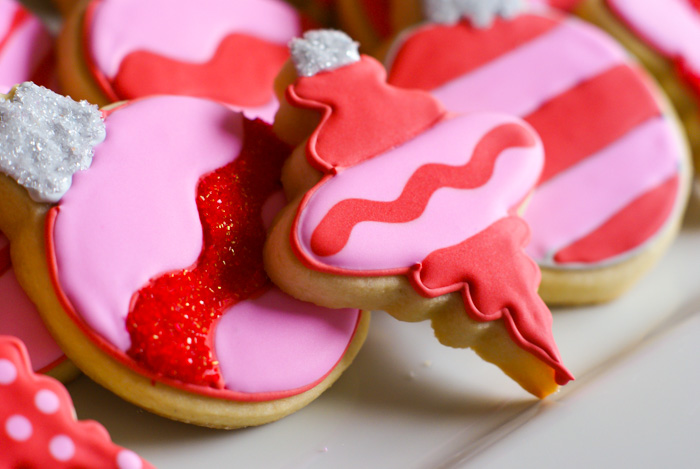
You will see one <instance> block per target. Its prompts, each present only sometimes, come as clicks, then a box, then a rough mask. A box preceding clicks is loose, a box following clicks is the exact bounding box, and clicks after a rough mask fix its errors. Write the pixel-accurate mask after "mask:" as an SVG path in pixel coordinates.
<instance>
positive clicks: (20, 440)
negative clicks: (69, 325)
mask: <svg viewBox="0 0 700 469" xmlns="http://www.w3.org/2000/svg"><path fill="white" fill-rule="evenodd" d="M0 402H2V405H0V423H1V425H0V448H2V451H0V466H1V467H7V468H29V467H51V468H56V469H73V468H93V467H100V468H107V469H109V468H113V469H149V468H152V467H153V466H152V465H151V464H149V463H148V462H147V461H144V460H143V459H141V458H140V457H139V456H137V455H136V454H135V453H133V452H131V451H129V450H125V449H123V448H121V447H119V446H117V445H115V444H114V443H112V441H111V440H110V437H109V434H108V433H107V430H105V428H104V427H103V426H102V425H100V424H99V423H97V422H94V421H81V422H78V421H76V420H75V418H74V416H73V403H72V401H71V398H70V395H69V394H68V392H67V391H66V389H65V388H64V387H63V386H62V385H61V383H59V382H58V381H56V380H55V379H52V378H49V377H46V376H39V375H36V374H34V373H33V372H32V369H31V365H30V363H29V357H28V354H27V350H26V348H25V347H24V344H22V342H21V341H19V340H18V339H16V338H14V337H8V336H0Z"/></svg>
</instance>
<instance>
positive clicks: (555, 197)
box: [524, 118, 682, 263]
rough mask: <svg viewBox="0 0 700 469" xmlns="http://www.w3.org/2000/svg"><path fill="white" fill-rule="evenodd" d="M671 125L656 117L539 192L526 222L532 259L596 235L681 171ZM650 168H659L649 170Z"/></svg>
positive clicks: (543, 258) (540, 259)
mask: <svg viewBox="0 0 700 469" xmlns="http://www.w3.org/2000/svg"><path fill="white" fill-rule="evenodd" d="M681 152H682V148H680V147H679V143H678V139H677V138H674V132H673V130H672V129H671V128H670V125H669V123H668V121H666V120H665V119H663V118H654V119H651V120H649V121H647V122H646V123H644V124H642V125H640V126H638V127H637V128H636V129H634V130H633V131H631V132H630V133H628V134H627V135H625V136H624V137H623V138H621V139H620V140H618V141H616V142H615V143H613V144H612V145H610V146H609V147H607V148H605V149H604V150H602V151H600V152H599V153H597V154H595V155H592V156H591V157H589V158H587V159H585V160H584V161H582V162H581V163H579V164H578V165H577V166H575V167H574V168H572V169H571V170H570V171H565V172H563V173H560V174H559V175H558V176H556V177H555V178H554V179H551V180H550V181H548V182H547V183H545V184H544V185H542V186H540V187H539V188H538V189H537V192H536V196H535V197H533V198H532V201H531V202H530V204H529V205H528V208H527V211H526V213H525V217H524V218H525V220H526V221H527V222H528V223H529V224H530V226H531V227H532V241H531V243H530V245H528V247H527V248H526V252H527V253H528V255H530V256H531V257H533V258H534V259H535V260H537V261H538V262H540V263H543V262H544V263H547V262H552V256H553V255H554V254H556V252H558V251H559V250H560V249H561V248H563V247H566V246H568V245H570V244H571V243H573V242H574V241H577V240H578V239H580V238H582V237H584V236H585V235H587V234H589V233H591V232H593V231H594V230H595V229H596V228H598V227H599V226H601V225H602V224H603V223H605V222H606V221H607V220H608V219H610V218H611V217H612V216H613V215H615V213H617V212H618V211H620V210H621V209H623V208H624V207H626V206H627V205H628V204H630V203H631V202H632V201H633V200H635V199H636V198H637V197H639V196H641V195H642V194H644V193H645V192H647V191H649V190H650V189H652V188H654V187H656V186H657V185H658V184H660V183H662V182H663V181H665V180H667V179H668V178H669V177H671V176H672V175H674V174H676V173H677V172H678V162H677V161H676V160H674V159H671V158H668V157H667V155H669V154H681ZM647 168H654V171H648V170H647Z"/></svg>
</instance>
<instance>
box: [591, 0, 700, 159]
mask: <svg viewBox="0 0 700 469" xmlns="http://www.w3.org/2000/svg"><path fill="white" fill-rule="evenodd" d="M577 13H578V14H580V15H581V16H582V17H584V18H585V19H587V20H589V21H592V22H593V23H595V24H597V25H599V26H601V27H602V28H603V29H605V30H607V31H608V32H609V33H611V34H612V35H613V36H615V38H616V39H618V40H619V41H620V42H621V43H622V44H623V45H624V46H625V47H627V49H628V50H630V51H631V52H632V53H633V54H635V56H636V57H637V58H638V59H639V60H640V61H641V62H642V63H643V64H644V65H645V66H646V67H647V68H648V69H649V71H651V73H653V74H654V76H655V77H656V78H657V80H658V81H659V83H660V84H661V86H662V87H663V88H664V90H665V91H666V92H667V93H668V96H669V97H670V98H671V100H672V102H673V104H674V106H675V108H676V110H677V112H678V114H679V115H680V117H681V120H682V121H683V124H684V125H685V128H686V130H687V134H688V138H689V139H690V143H691V147H692V150H693V155H694V160H695V168H696V169H697V168H700V46H698V44H700V2H698V1H697V0H634V1H630V0H586V1H584V2H582V4H581V5H580V7H579V8H578V9H577Z"/></svg>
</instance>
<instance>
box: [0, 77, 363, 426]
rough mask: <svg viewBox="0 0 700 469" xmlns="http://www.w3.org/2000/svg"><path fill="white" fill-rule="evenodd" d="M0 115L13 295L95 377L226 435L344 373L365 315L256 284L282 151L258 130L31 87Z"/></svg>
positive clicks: (214, 114) (169, 104)
mask: <svg viewBox="0 0 700 469" xmlns="http://www.w3.org/2000/svg"><path fill="white" fill-rule="evenodd" d="M4 107H5V114H4V116H5V117H6V118H4V119H3V124H4V126H5V128H4V129H3V131H4V132H6V134H4V135H15V136H16V138H6V141H7V142H8V143H7V144H6V145H7V146H9V148H10V150H11V151H10V155H9V157H5V158H4V159H2V160H0V162H2V163H3V167H2V169H3V171H4V172H5V173H6V174H7V175H3V176H2V184H0V194H1V195H2V196H1V197H0V201H1V202H0V228H2V229H3V231H5V233H6V234H7V235H8V237H9V238H10V240H11V249H12V250H13V259H19V260H21V262H18V263H17V273H18V279H19V280H20V283H21V284H22V285H23V287H24V288H25V290H27V292H28V294H29V296H30V297H31V298H32V299H33V301H35V302H36V304H37V305H38V307H39V310H40V312H41V314H42V316H43V317H44V319H45V320H46V322H47V323H48V325H49V327H50V328H51V329H52V330H53V331H54V332H55V334H56V338H57V340H58V342H59V343H60V344H61V345H62V347H63V348H64V351H65V352H66V354H67V355H68V356H69V357H70V358H71V359H72V360H73V361H74V362H75V363H76V365H78V367H79V368H81V369H82V370H83V371H84V372H85V373H86V374H88V375H89V376H90V377H92V378H93V379H94V380H95V381H97V382H99V383H100V384H102V385H104V386H105V387H107V388H108V389H110V390H112V391H113V392H115V393H116V394H118V395H120V396H122V397H124V398H125V399H127V400H129V401H131V402H134V403H135V404H137V405H140V406H142V407H144V408H146V409H148V410H151V411H153V412H155V413H158V414H161V415H164V416H167V417H170V418H173V419H177V420H182V421H186V422H191V423H196V424H199V425H205V426H211V427H218V428H233V427H241V426H248V425H258V424H262V423H266V422H269V421H272V420H276V419H278V418H281V417H283V416H284V415H287V414H289V413H291V412H293V411H295V410H297V409H299V408H301V407H303V406H304V405H306V404H308V403H309V402H311V401H312V400H313V399H315V398H316V397H317V396H318V395H320V393H321V392H322V391H323V390H325V389H326V388H328V387H329V386H330V385H331V384H332V383H333V382H334V381H335V380H336V379H337V378H338V377H339V376H340V374H341V373H342V371H343V370H344V369H345V368H346V367H347V366H348V365H349V364H350V362H351V361H352V359H353V358H354V356H355V355H356V353H357V351H358V349H359V347H360V345H361V344H362V342H363V340H364V338H365V334H366V329H367V322H368V315H367V314H361V313H360V312H359V311H357V310H348V309H346V310H340V311H329V310H326V309H323V308H319V307H315V306H313V305H308V304H305V303H301V302H299V301H297V300H294V299H292V298H290V297H288V296H286V295H284V294H282V293H281V292H280V291H279V290H277V289H275V288H273V287H272V285H271V284H270V282H269V280H268V278H267V276H266V275H265V273H264V271H263V268H262V245H263V243H264V240H265V226H266V224H269V222H270V220H271V219H272V217H273V216H274V214H275V211H276V209H277V208H278V207H280V206H281V205H282V204H283V201H284V199H283V198H282V195H281V188H280V185H279V173H280V170H281V166H282V164H283V162H284V160H285V159H286V157H287V155H288V152H289V150H288V147H287V146H286V145H284V144H282V143H281V142H279V141H278V140H276V139H275V138H274V136H273V135H272V133H271V131H270V129H269V126H268V125H267V124H264V123H263V122H261V121H249V120H247V119H245V118H244V117H243V116H242V115H241V114H240V113H237V112H234V111H232V110H231V109H230V108H229V107H227V106H225V105H223V104H219V103H215V102H212V101H207V100H202V99H198V98H191V97H177V96H175V97H173V96H161V97H153V98H146V99H142V100H136V101H131V102H128V103H126V104H122V105H120V106H118V107H116V108H113V109H111V110H109V111H107V112H105V113H104V115H103V114H101V113H100V112H98V111H97V109H96V108H95V107H93V106H90V105H88V104H87V103H85V102H83V103H75V102H73V101H71V100H70V99H69V98H63V97H60V96H57V95H55V94H52V93H50V92H48V91H47V90H44V89H41V88H38V87H36V86H33V85H31V84H23V85H21V86H20V87H18V88H17V89H16V90H14V91H13V92H12V93H11V94H10V96H9V97H8V100H7V101H5V103H4ZM103 118H104V121H103ZM30 122H31V123H32V124H28V123H30ZM47 128H50V129H51V132H48V131H47ZM15 129H19V130H21V131H14V130H15ZM25 136H26V139H25ZM102 140H104V141H102ZM5 148H7V147H5ZM8 161H10V162H11V163H8ZM17 168H21V169H20V170H19V171H14V169H17ZM9 207H13V208H14V210H10V209H9Z"/></svg>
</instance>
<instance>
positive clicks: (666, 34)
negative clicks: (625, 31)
mask: <svg viewBox="0 0 700 469" xmlns="http://www.w3.org/2000/svg"><path fill="white" fill-rule="evenodd" d="M607 2H608V4H609V5H610V7H611V8H612V9H613V11H615V12H616V13H617V14H618V15H620V17H621V18H622V19H623V20H624V22H625V23H627V24H628V25H629V26H630V27H631V28H632V29H633V30H634V31H636V32H637V33H638V34H640V36H641V37H642V39H643V40H645V41H647V42H648V43H649V44H650V45H651V46H652V47H654V48H655V49H657V50H658V51H659V52H661V53H662V54H664V55H666V56H667V57H669V58H671V59H679V58H680V59H682V60H683V62H684V63H685V64H686V66H688V67H689V68H690V69H691V70H692V71H694V72H695V74H696V75H698V76H700V46H699V44H700V11H698V10H697V9H695V8H693V5H691V3H690V1H689V0H607Z"/></svg>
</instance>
